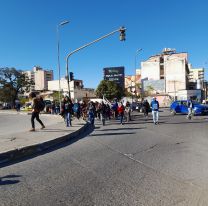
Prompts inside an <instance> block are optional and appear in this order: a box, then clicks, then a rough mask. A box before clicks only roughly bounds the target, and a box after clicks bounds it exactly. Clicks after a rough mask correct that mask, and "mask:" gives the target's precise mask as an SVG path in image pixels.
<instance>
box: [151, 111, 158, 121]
mask: <svg viewBox="0 0 208 206" xmlns="http://www.w3.org/2000/svg"><path fill="white" fill-rule="evenodd" d="M152 118H153V122H154V123H156V122H158V119H159V112H158V111H152Z"/></svg>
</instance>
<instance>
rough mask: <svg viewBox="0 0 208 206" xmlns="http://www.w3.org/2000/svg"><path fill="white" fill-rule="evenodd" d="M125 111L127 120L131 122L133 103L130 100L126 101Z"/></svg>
mask: <svg viewBox="0 0 208 206" xmlns="http://www.w3.org/2000/svg"><path fill="white" fill-rule="evenodd" d="M125 113H126V121H127V122H129V121H130V120H131V105H130V103H129V102H128V101H127V102H126V107H125Z"/></svg>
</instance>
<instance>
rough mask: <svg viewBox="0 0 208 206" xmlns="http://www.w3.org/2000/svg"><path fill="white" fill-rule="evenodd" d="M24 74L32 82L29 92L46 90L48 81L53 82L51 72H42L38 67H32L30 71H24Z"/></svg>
mask: <svg viewBox="0 0 208 206" xmlns="http://www.w3.org/2000/svg"><path fill="white" fill-rule="evenodd" d="M24 73H25V74H27V76H28V77H29V79H31V80H33V82H34V85H33V86H31V91H45V90H48V81H51V80H53V70H43V69H42V68H41V67H39V66H35V67H33V69H32V71H24Z"/></svg>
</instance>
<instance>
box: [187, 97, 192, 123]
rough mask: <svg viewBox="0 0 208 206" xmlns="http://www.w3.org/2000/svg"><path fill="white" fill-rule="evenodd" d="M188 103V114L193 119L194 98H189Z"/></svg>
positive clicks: (188, 117)
mask: <svg viewBox="0 0 208 206" xmlns="http://www.w3.org/2000/svg"><path fill="white" fill-rule="evenodd" d="M187 105H188V114H187V117H186V118H187V119H191V118H192V112H193V102H192V100H191V99H190V100H188V102H187Z"/></svg>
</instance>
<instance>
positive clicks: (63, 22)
mask: <svg viewBox="0 0 208 206" xmlns="http://www.w3.org/2000/svg"><path fill="white" fill-rule="evenodd" d="M68 23H69V21H67V20H66V21H62V22H61V23H60V24H58V25H57V29H56V32H57V57H58V76H59V106H60V109H61V94H60V93H61V82H60V78H61V71H60V70H61V68H60V35H59V28H60V27H61V26H63V25H65V24H68Z"/></svg>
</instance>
